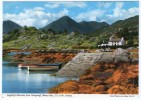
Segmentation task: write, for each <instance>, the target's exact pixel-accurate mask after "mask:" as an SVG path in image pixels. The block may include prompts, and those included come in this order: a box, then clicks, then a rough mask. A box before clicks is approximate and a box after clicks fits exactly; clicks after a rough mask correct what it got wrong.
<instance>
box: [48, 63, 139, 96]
mask: <svg viewBox="0 0 141 100" xmlns="http://www.w3.org/2000/svg"><path fill="white" fill-rule="evenodd" d="M49 93H67V94H68V93H70V94H81V93H82V94H138V64H129V63H118V64H114V63H98V64H96V65H94V66H93V67H91V68H90V69H88V70H87V71H86V74H85V75H83V76H81V77H80V78H79V81H72V80H70V81H67V82H64V83H62V84H60V85H58V86H56V87H54V88H51V89H50V90H49Z"/></svg>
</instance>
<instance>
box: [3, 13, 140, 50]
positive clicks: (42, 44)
mask: <svg viewBox="0 0 141 100" xmlns="http://www.w3.org/2000/svg"><path fill="white" fill-rule="evenodd" d="M65 22H66V21H65ZM73 23H75V22H73ZM84 23H85V22H83V23H80V24H84ZM89 24H90V25H91V23H89ZM89 24H88V23H87V24H85V25H86V27H87V26H89ZM70 27H71V26H70ZM85 30H86V28H85ZM114 33H117V34H118V35H119V36H120V37H124V38H125V40H126V44H130V43H133V44H134V45H138V44H139V42H138V41H139V39H138V34H139V16H135V17H131V18H128V19H125V20H120V21H117V22H115V23H113V24H112V25H110V26H105V27H103V28H100V29H98V30H97V31H95V32H93V33H87V34H81V33H80V32H77V31H76V32H71V33H70V34H67V32H66V31H64V32H61V31H60V32H59V33H58V32H55V31H54V30H53V29H49V30H46V31H44V30H43V31H42V30H38V29H36V28H35V27H23V28H22V29H20V30H13V31H11V32H9V33H8V34H4V35H3V48H4V49H7V48H14V49H16V48H17V49H27V48H28V49H93V48H96V47H97V45H98V44H100V43H101V42H102V41H103V40H108V39H109V37H110V36H111V35H112V34H114ZM133 44H132V45H131V46H133Z"/></svg>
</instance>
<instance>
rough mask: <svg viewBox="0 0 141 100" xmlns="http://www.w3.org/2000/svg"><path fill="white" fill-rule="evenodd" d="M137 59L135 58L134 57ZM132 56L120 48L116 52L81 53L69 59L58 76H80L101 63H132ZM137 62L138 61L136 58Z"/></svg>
mask: <svg viewBox="0 0 141 100" xmlns="http://www.w3.org/2000/svg"><path fill="white" fill-rule="evenodd" d="M134 60H135V59H134ZM131 61H132V57H131V56H130V52H128V51H127V50H125V49H122V48H118V49H116V50H115V51H114V52H108V53H107V52H106V53H104V52H99V53H79V54H77V55H76V56H75V57H74V58H73V59H72V60H71V61H69V62H68V63H67V64H66V65H65V66H64V67H63V68H62V69H60V70H59V71H58V72H57V73H56V75H57V76H70V77H79V76H81V75H83V74H85V72H86V70H87V69H89V68H91V66H93V65H95V64H97V63H100V62H106V63H117V64H118V63H121V62H127V63H130V62H131ZM135 62H137V61H136V60H135Z"/></svg>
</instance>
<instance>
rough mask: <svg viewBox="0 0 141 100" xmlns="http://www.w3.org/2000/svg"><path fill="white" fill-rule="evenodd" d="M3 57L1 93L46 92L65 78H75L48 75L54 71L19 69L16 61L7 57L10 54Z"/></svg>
mask: <svg viewBox="0 0 141 100" xmlns="http://www.w3.org/2000/svg"><path fill="white" fill-rule="evenodd" d="M14 54H16V53H13V54H9V55H8V56H7V57H4V59H3V75H2V92H3V93H47V92H48V89H49V88H51V87H54V86H56V85H58V84H59V83H62V82H64V81H66V80H71V79H74V80H76V79H75V78H67V77H64V78H63V77H55V76H50V74H53V73H55V72H51V71H46V72H28V70H26V69H25V70H19V69H18V67H17V65H18V63H13V62H11V60H10V59H9V58H10V56H11V55H14Z"/></svg>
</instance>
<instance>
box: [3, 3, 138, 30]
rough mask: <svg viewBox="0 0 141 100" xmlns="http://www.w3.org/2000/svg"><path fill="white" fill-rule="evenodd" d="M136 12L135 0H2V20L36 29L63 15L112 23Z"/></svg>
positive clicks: (80, 19)
mask: <svg viewBox="0 0 141 100" xmlns="http://www.w3.org/2000/svg"><path fill="white" fill-rule="evenodd" d="M135 15H139V2H138V1H128V2H127V1H123V2H117V1H111V2H109V1H100V2H99V1H88V2H86V1H84V2H76V1H75V2H61V1H60V2H59V1H58V2H57V1H54V2H49V1H48V2H47V1H40V2H39V1H30V2H28V1H21V2H18V1H4V2H3V20H11V21H14V22H16V23H17V24H19V25H21V26H25V25H26V26H34V27H36V28H42V27H44V26H46V25H48V24H49V23H51V22H53V21H55V20H57V19H59V18H60V17H62V16H69V17H70V18H72V19H74V20H75V21H76V22H81V21H97V22H107V23H109V24H112V23H114V22H116V21H118V20H124V19H126V18H129V17H132V16H135Z"/></svg>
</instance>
